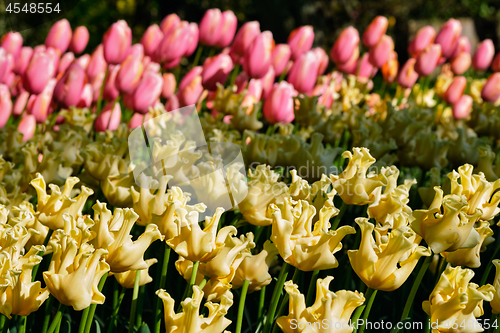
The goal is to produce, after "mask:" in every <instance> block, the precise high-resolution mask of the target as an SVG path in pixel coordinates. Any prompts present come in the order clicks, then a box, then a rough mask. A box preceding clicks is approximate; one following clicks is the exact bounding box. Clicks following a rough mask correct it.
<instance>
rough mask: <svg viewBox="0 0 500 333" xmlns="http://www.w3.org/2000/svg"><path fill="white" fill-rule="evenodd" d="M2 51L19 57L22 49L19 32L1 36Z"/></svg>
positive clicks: (21, 39) (21, 38)
mask: <svg viewBox="0 0 500 333" xmlns="http://www.w3.org/2000/svg"><path fill="white" fill-rule="evenodd" d="M1 47H2V49H4V50H5V51H7V53H10V54H12V55H13V56H14V57H17V56H18V55H19V52H21V48H22V47H23V37H22V36H21V34H20V33H19V32H14V31H10V32H8V33H6V34H5V35H3V36H2V45H1Z"/></svg>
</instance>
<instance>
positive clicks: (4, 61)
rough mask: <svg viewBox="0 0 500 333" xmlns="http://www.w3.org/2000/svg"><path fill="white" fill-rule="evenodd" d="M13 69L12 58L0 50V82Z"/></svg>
mask: <svg viewBox="0 0 500 333" xmlns="http://www.w3.org/2000/svg"><path fill="white" fill-rule="evenodd" d="M13 68H14V57H13V56H12V54H10V53H7V52H6V51H5V50H4V49H2V48H0V81H2V80H3V79H4V77H6V76H7V74H8V73H10V72H12V69H13Z"/></svg>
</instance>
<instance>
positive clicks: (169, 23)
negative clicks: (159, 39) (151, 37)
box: [160, 13, 181, 34]
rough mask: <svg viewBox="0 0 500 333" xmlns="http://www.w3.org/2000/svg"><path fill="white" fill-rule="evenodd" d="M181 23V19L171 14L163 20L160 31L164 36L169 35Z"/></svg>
mask: <svg viewBox="0 0 500 333" xmlns="http://www.w3.org/2000/svg"><path fill="white" fill-rule="evenodd" d="M180 23H181V19H180V18H179V16H178V15H177V14H175V13H172V14H169V15H167V16H165V17H164V18H163V20H162V21H161V23H160V29H161V31H162V32H163V33H164V34H167V33H169V32H170V31H171V30H173V29H175V27H177V26H178V25H179V24H180Z"/></svg>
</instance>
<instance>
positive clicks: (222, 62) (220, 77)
mask: <svg viewBox="0 0 500 333" xmlns="http://www.w3.org/2000/svg"><path fill="white" fill-rule="evenodd" d="M232 69H233V61H232V60H231V57H230V56H228V55H227V54H219V55H216V56H214V57H212V58H208V59H207V60H206V61H205V63H204V64H203V71H202V72H201V79H202V80H201V84H202V85H203V87H204V88H205V89H207V90H211V91H214V90H216V89H217V83H219V84H222V85H223V84H224V83H225V82H226V79H227V76H228V75H229V73H230V72H231V70H232Z"/></svg>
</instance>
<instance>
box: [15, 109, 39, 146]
mask: <svg viewBox="0 0 500 333" xmlns="http://www.w3.org/2000/svg"><path fill="white" fill-rule="evenodd" d="M17 130H18V131H19V132H21V134H22V135H23V141H24V142H26V141H28V140H29V139H31V138H32V137H33V135H35V130H36V120H35V117H34V116H33V115H31V114H25V115H24V116H23V118H22V119H21V121H20V122H19V125H18V126H17Z"/></svg>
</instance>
